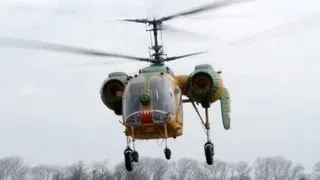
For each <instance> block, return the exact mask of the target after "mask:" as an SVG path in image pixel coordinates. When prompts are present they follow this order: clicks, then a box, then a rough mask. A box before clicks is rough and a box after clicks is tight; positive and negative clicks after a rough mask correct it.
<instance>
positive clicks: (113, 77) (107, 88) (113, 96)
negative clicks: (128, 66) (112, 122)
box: [100, 72, 128, 116]
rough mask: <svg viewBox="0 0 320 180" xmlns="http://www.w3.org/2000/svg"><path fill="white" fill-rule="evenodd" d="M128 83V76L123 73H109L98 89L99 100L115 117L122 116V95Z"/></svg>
mask: <svg viewBox="0 0 320 180" xmlns="http://www.w3.org/2000/svg"><path fill="white" fill-rule="evenodd" d="M127 82H128V75H127V74H126V73H124V72H113V73H110V74H109V76H108V79H106V80H105V81H104V82H103V84H102V86H101V89H100V96H101V100H102V102H103V103H104V105H105V106H107V107H108V108H109V109H111V110H113V111H114V113H115V114H116V115H119V116H120V115H122V94H123V92H124V89H125V87H126V84H127Z"/></svg>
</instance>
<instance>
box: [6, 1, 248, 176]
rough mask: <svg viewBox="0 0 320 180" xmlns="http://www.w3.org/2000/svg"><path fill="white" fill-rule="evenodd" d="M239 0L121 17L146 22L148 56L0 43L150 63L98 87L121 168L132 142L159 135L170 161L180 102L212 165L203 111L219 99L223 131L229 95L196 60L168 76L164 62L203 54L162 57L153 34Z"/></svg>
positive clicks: (134, 155) (130, 161)
mask: <svg viewBox="0 0 320 180" xmlns="http://www.w3.org/2000/svg"><path fill="white" fill-rule="evenodd" d="M244 1H248V0H233V1H232V0H227V1H221V2H213V3H209V4H206V5H203V6H200V7H197V8H194V9H190V10H187V11H183V12H179V13H176V14H173V15H170V16H165V17H162V18H159V19H155V18H154V19H121V21H126V22H134V23H142V24H146V25H147V31H149V32H150V33H151V35H152V36H153V39H151V46H150V47H149V57H148V58H143V57H134V56H129V55H123V54H117V53H109V52H104V51H98V50H92V49H85V48H80V47H71V46H67V45H62V44H54V43H49V42H43V41H37V40H26V39H16V38H1V39H0V40H1V43H0V44H2V45H3V44H5V45H10V46H14V47H22V48H33V49H42V50H49V51H57V52H65V53H75V54H82V55H90V56H102V57H114V58H123V59H130V60H134V61H143V62H148V63H150V65H148V66H146V67H143V68H142V69H140V70H139V72H138V73H137V74H135V75H134V76H130V75H128V74H127V73H126V72H121V71H116V72H111V73H109V74H108V77H107V78H106V79H105V80H104V81H103V83H102V85H101V88H100V97H101V100H102V102H103V104H104V105H105V106H106V107H107V108H108V109H109V110H111V111H113V112H114V114H115V115H116V116H119V117H121V118H122V121H120V123H121V124H122V125H123V126H124V134H125V136H126V140H127V143H126V148H125V150H124V162H125V167H126V170H127V171H132V170H133V169H134V163H138V162H139V153H138V151H137V150H136V147H135V141H136V140H155V139H164V142H165V148H164V155H165V158H166V159H167V160H169V159H171V150H170V149H169V148H168V145H167V139H168V138H173V139H176V138H177V137H180V136H182V135H183V124H184V116H183V114H184V110H183V104H184V103H191V104H192V105H193V107H194V109H195V111H196V113H197V115H198V116H199V118H200V120H201V124H202V126H204V128H205V132H206V138H207V140H206V142H205V144H204V154H205V158H206V163H207V164H208V165H212V164H213V156H214V145H213V142H212V140H211V137H210V120H209V109H210V107H211V105H212V103H216V102H218V101H219V102H220V106H221V118H222V124H223V127H224V129H225V130H229V129H230V122H231V117H230V112H231V96H230V93H229V90H228V89H227V87H226V86H225V85H224V83H223V80H222V78H221V73H222V72H221V71H216V70H215V69H214V68H213V67H212V65H210V64H198V65H197V66H195V68H194V71H193V72H191V73H190V74H188V75H176V74H174V72H173V70H172V69H171V68H170V67H169V66H167V65H165V62H169V61H174V60H177V59H181V58H186V57H190V56H194V55H199V54H203V53H206V52H204V51H202V52H195V53H189V54H185V55H180V56H172V57H167V55H166V54H165V53H164V51H163V46H162V45H161V44H160V43H159V39H158V36H160V35H161V30H162V23H163V22H164V21H168V20H171V19H174V18H177V17H180V16H187V15H191V14H196V13H199V12H202V11H205V10H212V9H218V8H221V7H225V6H229V5H231V4H235V3H241V2H244ZM2 42H6V43H2ZM199 104H200V105H201V107H202V108H204V110H205V118H203V117H202V116H201V114H200V112H199V110H198V108H197V105H199Z"/></svg>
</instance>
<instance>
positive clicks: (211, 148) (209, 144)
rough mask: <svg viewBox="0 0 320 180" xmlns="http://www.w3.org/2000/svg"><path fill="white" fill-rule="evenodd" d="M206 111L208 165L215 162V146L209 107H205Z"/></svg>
mask: <svg viewBox="0 0 320 180" xmlns="http://www.w3.org/2000/svg"><path fill="white" fill-rule="evenodd" d="M205 113H206V122H205V124H204V125H205V128H206V135H207V142H206V143H205V144H204V154H205V156H206V162H207V164H208V165H212V164H213V156H214V146H213V143H212V142H211V138H210V123H209V113H208V108H205Z"/></svg>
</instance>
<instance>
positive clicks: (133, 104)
mask: <svg viewBox="0 0 320 180" xmlns="http://www.w3.org/2000/svg"><path fill="white" fill-rule="evenodd" d="M144 85H145V77H144V76H138V77H135V78H133V79H132V80H131V81H130V82H129V83H128V85H127V87H126V91H125V97H124V98H125V100H124V102H123V115H124V118H125V119H127V118H128V116H129V115H131V114H132V113H134V112H137V111H140V93H141V92H142V91H143V90H144V89H145V86H144Z"/></svg>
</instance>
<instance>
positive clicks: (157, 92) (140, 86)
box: [123, 74, 175, 125]
mask: <svg viewBox="0 0 320 180" xmlns="http://www.w3.org/2000/svg"><path fill="white" fill-rule="evenodd" d="M146 90H147V91H148V92H149V93H150V100H151V101H150V108H151V109H148V108H145V107H144V106H143V105H142V104H141V99H140V96H141V94H142V93H143V92H144V91H146ZM141 111H149V112H151V114H152V116H151V119H150V120H151V121H153V122H162V121H164V120H168V118H169V117H170V116H172V115H173V114H174V112H175V101H174V94H173V90H172V83H171V81H170V80H169V79H167V78H166V76H164V75H160V74H155V75H151V76H149V75H148V76H144V75H140V76H138V77H135V78H133V79H132V80H131V81H130V82H129V84H128V85H127V87H126V90H125V95H124V101H123V116H124V119H125V120H126V121H127V122H130V123H131V124H132V125H138V124H140V121H141V119H140V118H141V116H142V114H143V113H141Z"/></svg>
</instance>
